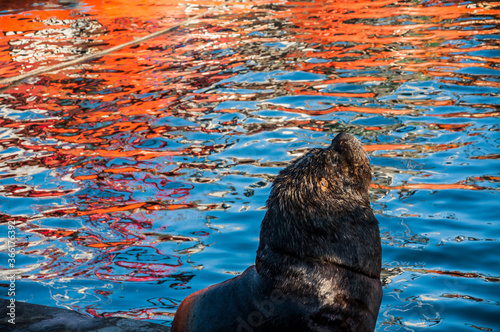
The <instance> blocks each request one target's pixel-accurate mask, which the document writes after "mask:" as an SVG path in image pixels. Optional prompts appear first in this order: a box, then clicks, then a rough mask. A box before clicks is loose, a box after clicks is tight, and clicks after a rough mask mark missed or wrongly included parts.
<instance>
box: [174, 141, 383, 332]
mask: <svg viewBox="0 0 500 332" xmlns="http://www.w3.org/2000/svg"><path fill="white" fill-rule="evenodd" d="M370 180H371V171H370V164H369V161H368V158H367V156H366V153H365V152H364V150H363V148H362V146H361V144H360V143H359V142H358V141H357V140H356V139H355V138H354V137H353V136H352V135H350V134H345V133H342V134H339V135H337V137H335V139H334V140H333V142H332V144H331V145H330V146H329V147H328V148H325V149H313V150H311V151H310V152H309V153H307V154H306V155H305V156H303V157H302V158H300V159H298V160H296V161H294V162H292V163H291V164H290V165H289V166H288V167H286V168H285V169H284V170H282V171H281V172H280V173H279V175H278V177H277V178H276V179H275V180H274V182H273V187H272V189H271V194H270V196H269V199H268V201H267V213H266V215H265V216H264V219H263V221H262V225H261V233H260V244H259V249H258V251H257V259H256V264H255V266H252V267H250V268H248V269H247V270H246V271H245V272H244V273H243V274H242V275H240V276H239V277H236V278H233V279H230V280H228V281H226V282H223V283H220V284H217V285H214V286H212V287H209V288H207V289H204V290H201V291H199V292H196V293H194V294H192V295H190V296H189V297H188V298H186V299H185V300H184V301H183V302H182V303H181V305H180V306H179V309H178V311H177V313H176V316H175V319H174V322H173V327H172V331H174V332H175V331H246V332H250V331H352V332H355V331H356V332H363V331H373V330H374V328H375V323H376V319H377V315H378V311H379V307H380V302H381V299H382V287H381V284H380V280H379V279H380V268H381V246H380V235H379V228H378V222H377V220H376V219H375V216H374V215H373V211H372V209H371V207H370V203H369V197H368V189H369V185H370ZM271 309H272V310H271Z"/></svg>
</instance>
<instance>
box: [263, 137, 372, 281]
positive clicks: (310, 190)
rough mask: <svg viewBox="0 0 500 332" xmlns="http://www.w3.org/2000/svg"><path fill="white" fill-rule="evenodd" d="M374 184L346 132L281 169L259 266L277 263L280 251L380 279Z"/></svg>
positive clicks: (358, 148)
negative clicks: (371, 199) (372, 203)
mask: <svg viewBox="0 0 500 332" xmlns="http://www.w3.org/2000/svg"><path fill="white" fill-rule="evenodd" d="M370 181H371V169H370V163H369V160H368V157H367V155H366V153H365V151H364V149H363V146H362V145H361V143H360V142H359V141H358V140H357V139H356V138H355V137H354V136H353V135H351V134H347V133H341V134H338V135H337V136H336V137H335V138H334V139H333V141H332V143H331V145H330V146H328V147H326V148H322V149H320V148H316V149H312V150H311V151H309V152H308V153H307V154H305V155H304V156H303V157H301V158H299V159H297V160H295V161H293V162H292V163H291V164H290V165H288V167H286V168H285V169H283V170H282V171H280V172H279V174H278V176H277V177H276V179H275V180H274V182H273V186H272V189H271V193H270V195H269V199H268V200H267V213H266V215H265V217H264V220H263V221H262V225H261V233H260V244H259V250H258V252H257V268H258V269H260V268H261V266H263V265H266V263H267V264H268V267H269V264H275V263H276V258H271V257H275V255H274V256H273V254H272V253H274V254H276V253H278V254H279V255H282V256H283V257H284V256H289V257H297V258H298V259H302V260H304V259H305V260H307V259H313V260H319V261H325V262H330V263H334V264H337V265H341V266H344V267H346V268H349V269H352V270H354V271H360V273H364V274H366V275H370V276H377V273H378V274H379V273H380V256H381V248H380V234H379V229H378V222H377V220H376V219H375V216H374V215H373V211H372V209H371V207H370V202H369V192H368V191H369V187H370ZM268 270H277V269H276V268H273V267H269V269H268Z"/></svg>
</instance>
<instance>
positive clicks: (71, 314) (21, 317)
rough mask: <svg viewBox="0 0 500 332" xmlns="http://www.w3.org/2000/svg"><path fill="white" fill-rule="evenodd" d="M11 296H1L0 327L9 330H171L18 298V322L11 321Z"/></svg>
mask: <svg viewBox="0 0 500 332" xmlns="http://www.w3.org/2000/svg"><path fill="white" fill-rule="evenodd" d="M8 305H10V301H9V300H5V299H0V317H1V319H0V331H9V332H18V331H19V332H52V331H54V332H56V331H67V332H83V331H100V332H157V331H170V328H169V327H167V326H163V325H160V324H155V323H150V322H144V321H138V320H133V319H130V318H120V317H109V318H96V317H89V316H87V315H84V314H81V313H79V312H76V311H72V310H68V309H62V308H55V307H48V306H44V305H38V304H30V303H25V302H18V301H16V302H15V324H11V323H9V320H10V319H11V317H9V315H8V313H9V312H10V309H9V308H8V307H7V306H8Z"/></svg>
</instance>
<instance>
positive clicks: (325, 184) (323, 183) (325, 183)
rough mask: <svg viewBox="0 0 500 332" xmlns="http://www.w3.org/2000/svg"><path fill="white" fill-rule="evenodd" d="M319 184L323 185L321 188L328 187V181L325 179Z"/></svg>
mask: <svg viewBox="0 0 500 332" xmlns="http://www.w3.org/2000/svg"><path fill="white" fill-rule="evenodd" d="M319 184H320V185H321V189H323V190H326V189H328V181H326V180H325V179H321V182H320V183H319Z"/></svg>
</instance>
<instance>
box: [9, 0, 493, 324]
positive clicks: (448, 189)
mask: <svg viewBox="0 0 500 332" xmlns="http://www.w3.org/2000/svg"><path fill="white" fill-rule="evenodd" d="M220 4H222V2H220V1H219V2H217V1H210V2H209V1H181V2H179V1H170V0H165V1H154V2H152V1H138V0H130V1H127V2H126V4H124V3H123V2H121V1H117V0H109V1H94V0H88V1H76V0H75V1H70V0H67V1H50V0H49V1H44V2H43V1H42V2H34V1H17V2H11V1H0V25H1V27H2V31H3V34H2V35H1V36H0V76H1V77H12V76H15V75H18V74H19V73H24V72H29V71H31V70H33V69H36V68H39V67H43V66H48V65H52V64H56V63H59V62H61V61H65V60H69V59H73V58H77V57H79V56H81V55H86V54H92V53H95V52H98V51H100V50H103V49H106V48H109V47H112V46H115V45H119V44H121V43H124V42H127V41H129V40H131V39H133V38H138V37H141V36H144V35H146V34H148V33H151V32H154V31H157V30H159V29H162V28H165V27H168V26H170V25H173V24H175V23H178V22H181V21H183V20H185V19H187V18H188V17H190V16H193V15H195V14H198V13H200V12H203V11H205V10H207V9H208V8H211V7H213V6H217V5H220ZM499 15H500V2H492V1H451V0H450V1H445V0H441V1H437V0H436V1H433V0H429V1H399V2H397V1H394V0H377V1H367V0H359V1H304V2H294V1H272V2H271V1H248V2H245V1H242V2H236V1H234V2H228V3H227V5H226V6H224V7H221V8H220V9H219V10H216V11H214V12H212V13H210V14H209V15H207V16H206V17H205V18H203V19H200V20H199V21H197V22H194V23H193V24H190V25H188V26H185V27H180V28H178V29H177V30H175V31H173V32H172V33H170V34H168V35H165V36H162V37H160V38H157V39H154V40H150V41H148V42H147V43H143V44H140V45H137V46H133V47H130V48H127V49H124V50H122V51H119V52H116V53H113V54H111V55H108V56H105V57H102V58H99V59H96V60H93V61H91V62H88V63H84V64H80V65H76V66H73V67H70V68H67V69H64V70H60V71H57V72H55V73H50V74H44V75H41V76H38V77H33V78H30V79H27V80H25V81H24V82H23V83H22V84H20V85H18V86H16V87H12V88H10V89H8V90H6V91H4V92H3V93H2V94H1V95H0V104H1V107H0V121H1V122H2V126H1V128H0V130H1V131H0V146H1V151H0V201H1V215H0V230H1V233H0V234H7V229H8V225H9V223H10V224H12V223H14V224H15V225H16V227H17V234H16V238H17V255H16V266H15V269H11V268H9V267H8V265H7V261H8V256H7V250H6V249H7V242H6V241H7V238H6V236H3V235H2V243H1V246H2V249H3V251H2V252H1V253H0V256H1V257H3V259H1V260H0V262H1V263H0V264H1V266H2V270H1V271H0V275H1V276H2V279H6V278H7V276H8V275H10V274H11V273H12V272H15V273H16V274H17V275H18V276H19V277H20V280H19V281H18V282H17V285H18V286H17V287H18V294H17V300H21V301H28V302H32V303H40V304H50V305H58V306H64V307H68V308H73V309H75V310H78V311H82V312H87V313H89V314H92V315H96V316H118V315H119V316H129V317H136V318H141V319H150V320H155V321H157V322H163V323H164V324H169V323H170V321H171V317H172V315H173V313H174V312H175V309H176V308H177V305H178V304H179V302H180V300H182V299H183V298H184V297H185V296H187V295H188V294H190V293H192V292H193V291H195V290H198V289H201V288H203V287H206V286H208V285H210V284H213V283H215V282H220V281H223V280H225V279H228V278H229V277H231V276H233V275H235V274H238V273H240V272H242V271H243V270H244V269H245V268H246V267H247V266H248V265H250V264H252V263H253V260H254V258H255V250H256V248H257V244H258V231H259V225H260V221H261V218H262V217H263V214H264V208H263V207H264V205H265V200H266V198H267V195H268V193H269V188H270V183H271V182H272V179H273V178H274V176H275V175H276V174H277V172H278V171H279V170H280V169H281V168H283V167H284V166H285V165H286V164H287V163H288V162H289V161H290V160H291V159H293V158H295V157H297V156H300V155H302V154H303V153H305V152H306V151H307V150H308V149H309V148H311V147H314V146H327V145H329V143H330V140H331V139H332V137H333V135H334V134H335V133H337V132H340V131H347V132H350V133H353V134H355V135H357V137H358V138H359V139H360V140H361V141H362V142H363V144H364V146H365V149H366V151H367V152H368V153H369V155H370V159H371V163H372V167H373V170H374V179H373V185H372V203H373V207H374V210H375V211H376V214H377V218H378V219H379V221H380V226H381V234H382V241H383V250H384V253H383V256H384V263H383V267H384V272H383V280H384V284H385V288H384V300H383V303H382V308H381V311H380V315H379V321H378V326H377V331H386V330H387V331H400V330H401V331H420V330H433V331H447V330H450V329H458V330H464V331H466V330H467V331H469V330H471V328H472V329H476V330H481V331H494V330H496V329H498V328H499V325H498V321H497V319H496V315H495V314H496V313H497V311H498V308H499V304H500V303H499V301H498V296H497V294H498V291H497V289H498V282H499V278H500V270H499V268H498V266H499V264H498V255H497V254H496V253H497V252H498V251H499V250H500V245H499V241H498V240H499V239H500V232H499V230H498V227H496V226H497V225H496V224H497V223H498V221H499V218H498V211H497V206H498V197H499V188H500V186H499V183H500V175H499V172H498V169H499V157H500V154H499V152H498V146H499V143H500V142H499V136H498V131H499V123H498V118H499V115H500V113H499V112H500V108H499V105H500V104H499V103H500V102H499V100H500V99H499V98H498V95H499V94H500V69H499V63H500V33H499V32H500V30H499V23H498V17H499ZM0 285H3V286H6V287H8V285H7V284H4V283H2V284H0Z"/></svg>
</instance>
